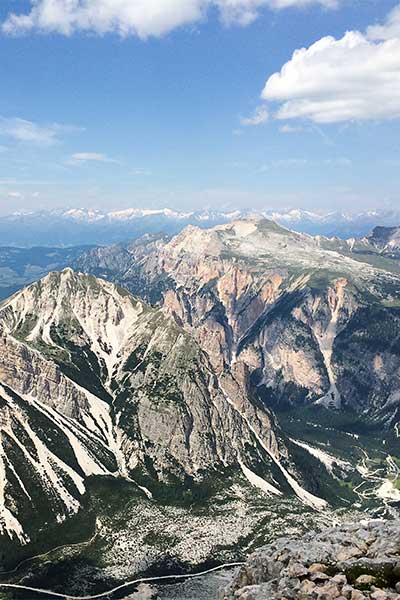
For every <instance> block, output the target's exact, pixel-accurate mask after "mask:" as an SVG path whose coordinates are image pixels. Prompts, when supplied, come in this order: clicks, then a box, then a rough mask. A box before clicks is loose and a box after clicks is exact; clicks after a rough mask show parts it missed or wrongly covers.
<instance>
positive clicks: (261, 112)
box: [240, 106, 269, 126]
mask: <svg viewBox="0 0 400 600" xmlns="http://www.w3.org/2000/svg"><path fill="white" fill-rule="evenodd" d="M268 117H269V115H268V110H267V108H266V107H265V106H257V108H256V110H255V111H254V114H253V115H252V116H251V117H245V118H242V119H240V123H241V125H244V126H247V125H262V124H263V123H266V122H267V121H268Z"/></svg>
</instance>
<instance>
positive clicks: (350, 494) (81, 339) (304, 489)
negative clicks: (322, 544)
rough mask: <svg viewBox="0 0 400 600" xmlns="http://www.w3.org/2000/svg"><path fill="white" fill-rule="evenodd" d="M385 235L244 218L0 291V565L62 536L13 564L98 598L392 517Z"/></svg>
mask: <svg viewBox="0 0 400 600" xmlns="http://www.w3.org/2000/svg"><path fill="white" fill-rule="evenodd" d="M399 247H400V246H399V229H396V228H391V229H386V228H377V229H375V230H374V231H373V233H372V234H371V235H369V236H368V237H364V238H360V239H355V238H353V239H349V240H341V239H340V238H325V237H322V236H316V237H313V236H311V235H309V234H306V233H298V232H294V231H291V230H289V229H286V228H285V227H282V226H280V225H278V224H277V223H275V222H273V221H270V220H267V219H264V218H259V217H255V216H252V217H247V218H245V219H239V220H232V221H230V222H229V223H225V224H219V225H217V226H214V227H212V228H209V229H203V228H201V227H198V226H193V225H189V226H187V227H186V228H185V229H184V230H183V231H181V232H180V233H179V234H178V235H176V236H172V237H170V236H168V235H165V234H147V235H145V236H144V237H142V238H139V239H136V240H133V241H132V242H129V243H123V244H120V245H113V246H108V247H95V248H88V249H83V252H82V253H79V255H78V256H71V257H70V266H69V267H67V268H65V269H62V270H61V271H56V272H50V273H49V274H48V275H46V276H45V277H43V278H42V279H40V280H39V281H37V282H35V283H32V284H31V285H29V286H28V287H25V288H24V289H22V290H20V291H18V292H17V293H16V294H14V295H13V296H12V297H10V298H8V299H5V300H4V301H3V302H2V303H1V304H0V353H1V367H0V402H1V415H0V511H1V512H0V547H1V551H0V564H1V566H2V567H3V569H4V570H9V569H12V568H15V566H16V565H17V563H18V562H19V561H21V560H26V559H29V557H31V556H34V555H37V554H39V553H43V552H48V551H49V550H51V549H52V548H54V547H55V546H57V547H59V546H60V545H61V544H62V545H63V547H62V549H61V550H56V551H55V554H54V556H53V564H54V565H56V566H54V567H52V569H53V570H51V569H50V571H48V570H46V569H47V568H48V567H46V563H45V564H44V565H42V564H41V562H40V561H39V564H38V565H36V570H35V569H33V570H32V564H31V562H30V561H29V560H28V561H27V562H26V563H23V564H22V566H21V567H20V570H19V571H18V569H17V575H18V577H21V576H22V575H23V576H24V577H25V579H26V581H28V582H29V581H31V582H32V581H33V582H34V583H35V584H37V585H36V587H40V585H41V584H42V582H43V580H45V581H46V583H47V585H48V583H49V581H50V582H53V583H54V587H55V588H58V589H60V590H62V591H65V590H66V589H67V591H68V593H71V594H72V595H73V593H74V592H77V591H79V592H81V591H82V577H81V574H82V569H84V572H85V586H87V587H86V588H85V591H88V590H89V591H90V592H96V591H99V590H100V591H103V590H104V588H106V589H107V588H108V587H109V584H110V583H114V582H117V583H118V582H120V581H122V580H124V579H125V578H127V577H131V576H132V574H134V573H141V572H149V570H151V569H153V570H154V569H157V568H158V569H161V568H162V570H163V572H165V570H167V571H168V569H172V568H174V569H176V568H177V567H179V568H184V569H188V568H189V569H190V568H194V567H195V566H198V565H201V564H206V563H207V561H208V562H209V561H223V560H226V559H227V558H229V557H230V558H238V557H241V556H243V555H244V554H247V552H248V551H249V550H250V549H254V548H256V547H257V546H258V545H259V544H260V543H261V542H265V541H266V539H272V538H273V537H274V536H276V534H277V533H279V532H282V531H285V532H286V531H287V529H288V527H289V528H291V529H292V530H293V531H299V532H300V531H304V530H306V529H307V528H309V527H310V526H311V525H312V526H315V525H318V524H323V523H326V522H334V521H335V520H338V519H339V520H340V519H342V518H347V517H348V516H349V515H351V516H353V517H355V518H357V519H361V518H363V517H365V516H368V517H369V516H371V515H372V516H382V515H386V516H387V515H393V514H396V511H397V509H398V504H399V502H400V490H399V487H400V486H399V481H400V467H399V465H400V430H399V428H400V394H399V391H398V390H399V384H400V312H399V306H400V303H399V298H400V254H399ZM71 267H72V268H71ZM32 509H33V510H32ZM76 544H78V546H76ZM35 564H36V563H35Z"/></svg>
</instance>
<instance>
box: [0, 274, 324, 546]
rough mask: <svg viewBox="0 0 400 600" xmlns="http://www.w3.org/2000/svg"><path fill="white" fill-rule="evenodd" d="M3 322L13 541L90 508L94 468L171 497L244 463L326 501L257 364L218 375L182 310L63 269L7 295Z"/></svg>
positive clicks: (259, 476) (1, 371)
mask: <svg viewBox="0 0 400 600" xmlns="http://www.w3.org/2000/svg"><path fill="white" fill-rule="evenodd" d="M0 331H1V336H0V352H1V368H0V398H1V420H0V434H1V435H0V494H1V506H2V509H1V510H2V511H1V514H0V540H1V541H2V543H3V544H6V542H7V540H8V542H7V543H9V541H10V539H12V540H14V541H19V542H20V543H27V542H28V541H29V540H31V541H34V540H35V539H36V538H37V537H38V536H40V535H41V532H42V531H44V532H46V530H47V528H49V527H53V528H54V527H55V526H56V525H57V524H60V523H62V522H63V521H65V520H66V519H67V518H68V517H71V516H72V515H73V514H76V513H77V512H78V511H79V509H80V508H81V507H82V500H83V497H84V495H85V492H86V489H87V481H88V478H90V477H93V476H97V477H98V476H102V477H110V476H112V477H122V478H125V479H127V480H129V481H132V482H135V483H136V486H137V489H138V490H142V491H143V493H144V494H145V495H146V496H148V497H152V496H154V500H155V501H157V499H158V498H159V497H162V496H163V495H164V494H165V491H166V490H167V491H168V493H169V494H171V490H172V491H174V493H175V494H177V495H178V496H179V495H181V496H182V494H184V493H185V492H190V493H191V494H196V493H197V492H196V490H198V489H199V491H201V486H200V484H201V482H202V481H204V480H205V479H207V478H210V477H213V476H218V477H222V478H223V477H224V473H226V472H229V469H232V468H234V470H235V471H237V470H239V471H240V472H241V473H242V474H243V478H244V479H248V480H249V481H250V482H251V484H252V485H254V486H256V487H259V488H261V489H262V490H263V491H264V493H266V494H267V495H269V496H271V497H273V496H276V497H280V496H283V495H284V494H295V495H296V496H298V497H299V498H300V499H301V501H302V502H304V503H305V504H307V505H310V506H311V507H314V508H323V507H325V506H326V502H325V501H324V500H322V499H321V498H319V497H317V496H316V495H313V494H312V493H310V492H309V491H307V490H306V489H305V488H304V487H303V482H304V478H303V477H302V474H301V470H300V471H298V470H297V468H296V463H295V461H293V460H292V459H291V458H290V456H289V453H288V451H287V448H286V447H285V445H284V443H283V441H282V440H280V441H278V438H277V435H276V433H275V432H274V429H273V423H272V419H271V415H270V414H269V411H268V410H267V409H265V408H264V407H262V406H261V405H260V404H257V402H256V403H253V402H252V401H251V393H250V390H249V389H248V388H247V384H246V383H245V375H244V373H243V375H242V377H241V378H240V377H237V379H235V378H234V377H233V376H232V374H231V373H229V372H224V373H222V372H219V373H218V374H217V373H216V372H215V370H214V369H213V365H212V363H211V362H210V360H209V357H208V356H207V354H206V353H204V351H202V350H201V348H200V347H199V345H198V344H197V343H196V342H195V341H194V340H193V339H192V338H191V336H190V335H189V334H188V333H187V332H185V331H184V330H183V329H182V328H181V327H180V326H178V325H177V324H176V323H175V321H174V320H173V319H171V318H170V317H169V316H168V315H166V314H165V312H164V311H162V310H160V309H154V308H151V307H149V306H148V305H146V304H145V303H144V302H143V301H141V300H138V299H136V298H135V297H133V296H131V295H130V294H129V293H128V292H127V291H125V290H123V289H122V288H118V287H116V286H115V285H113V284H112V283H109V282H106V281H103V280H100V279H96V278H95V277H93V276H91V275H83V274H76V273H74V272H73V271H72V270H71V269H66V270H64V271H62V272H60V273H50V274H49V275H48V276H46V277H45V278H44V279H42V280H41V281H39V282H38V283H36V284H33V285H31V286H30V287H28V288H26V289H24V290H23V291H21V292H20V293H18V294H16V295H15V296H13V297H12V298H10V299H9V300H7V301H5V302H4V303H3V304H2V305H1V306H0ZM304 485H307V484H306V483H304ZM32 511H33V512H34V514H35V518H34V519H32Z"/></svg>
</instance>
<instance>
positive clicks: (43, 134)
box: [0, 117, 77, 145]
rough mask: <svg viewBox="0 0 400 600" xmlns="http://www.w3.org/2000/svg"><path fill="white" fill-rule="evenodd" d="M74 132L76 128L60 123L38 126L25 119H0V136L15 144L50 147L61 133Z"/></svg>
mask: <svg viewBox="0 0 400 600" xmlns="http://www.w3.org/2000/svg"><path fill="white" fill-rule="evenodd" d="M76 130H77V128H76V127H70V126H68V125H61V124H60V123H51V124H49V125H40V124H38V123H33V122H32V121H26V120H25V119H19V118H4V117H0V135H3V136H6V137H9V138H11V139H13V140H15V141H17V142H28V143H33V144H44V145H51V144H55V143H56V142H57V141H58V140H59V137H60V136H61V135H62V134H63V133H68V132H71V131H76Z"/></svg>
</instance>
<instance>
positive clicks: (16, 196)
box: [7, 192, 24, 200]
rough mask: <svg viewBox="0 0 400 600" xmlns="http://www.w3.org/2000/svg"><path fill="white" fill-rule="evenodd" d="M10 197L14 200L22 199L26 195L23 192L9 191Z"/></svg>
mask: <svg viewBox="0 0 400 600" xmlns="http://www.w3.org/2000/svg"><path fill="white" fill-rule="evenodd" d="M7 196H8V198H13V199H14V200H22V199H23V197H24V195H23V194H21V192H8V194H7Z"/></svg>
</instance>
